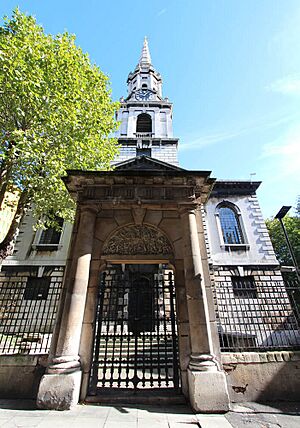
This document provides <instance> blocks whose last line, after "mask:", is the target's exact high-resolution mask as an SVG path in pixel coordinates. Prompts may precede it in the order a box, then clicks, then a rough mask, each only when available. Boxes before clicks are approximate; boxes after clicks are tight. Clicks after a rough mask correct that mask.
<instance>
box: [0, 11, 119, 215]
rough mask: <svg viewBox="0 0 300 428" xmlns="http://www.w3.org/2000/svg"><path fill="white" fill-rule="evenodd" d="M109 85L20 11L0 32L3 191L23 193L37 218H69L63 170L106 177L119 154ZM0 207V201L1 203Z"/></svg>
mask: <svg viewBox="0 0 300 428" xmlns="http://www.w3.org/2000/svg"><path fill="white" fill-rule="evenodd" d="M117 108H118V104H117V103H113V102H112V101H111V97H110V90H109V87H108V78H107V76H105V75H104V74H103V73H102V72H101V71H100V69H99V68H98V67H97V66H96V65H92V64H91V62H90V60H89V57H88V55H87V54H84V53H83V52H82V50H81V49H80V48H79V47H77V46H76V45H75V37H74V36H72V35H69V34H67V33H64V34H58V35H56V36H52V35H47V34H45V33H44V30H43V28H42V27H41V26H39V25H37V23H36V21H35V19H34V18H33V17H32V16H26V15H25V14H23V13H21V12H20V11H19V10H18V9H16V10H15V11H14V12H13V15H12V18H11V19H9V18H4V25H3V26H2V27H0V170H1V181H2V184H3V183H4V182H6V183H7V184H8V189H9V188H16V187H17V188H18V189H19V190H20V192H24V191H26V195H27V196H26V197H27V201H29V202H30V203H32V205H33V207H34V215H35V217H36V218H37V219H40V218H42V216H43V215H46V217H47V218H48V219H49V222H50V223H51V220H53V218H54V216H55V215H58V216H61V217H64V218H66V219H69V220H70V219H71V218H72V215H73V210H74V202H73V201H72V200H71V199H70V197H69V195H68V193H67V191H66V189H65V187H64V185H63V182H62V181H61V176H64V175H66V170H67V169H83V170H87V169H92V170H103V169H109V168H110V161H111V160H112V159H113V158H114V157H115V155H116V153H117V150H118V148H117V143H116V140H115V139H112V138H109V135H110V134H111V133H112V132H113V131H115V129H116V122H115V118H114V117H115V110H116V109H117ZM0 202H1V201H0Z"/></svg>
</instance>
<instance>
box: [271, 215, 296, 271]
mask: <svg viewBox="0 0 300 428" xmlns="http://www.w3.org/2000/svg"><path fill="white" fill-rule="evenodd" d="M283 223H284V226H285V228H286V230H287V234H288V236H289V240H290V242H291V245H292V248H293V250H294V253H295V257H296V260H297V264H298V266H300V217H290V216H285V217H284V219H283ZM266 225H267V228H268V230H269V234H270V238H271V241H272V244H273V247H274V251H275V254H276V256H277V258H278V261H279V262H280V264H282V265H285V266H291V265H292V259H291V256H290V253H289V250H288V247H287V243H286V240H285V237H284V234H283V230H282V227H281V224H280V222H279V221H278V220H277V219H276V218H274V219H267V220H266Z"/></svg>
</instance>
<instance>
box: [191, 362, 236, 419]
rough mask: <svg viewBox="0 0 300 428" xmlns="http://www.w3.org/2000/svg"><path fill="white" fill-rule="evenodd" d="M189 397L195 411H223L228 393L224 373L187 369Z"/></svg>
mask: <svg viewBox="0 0 300 428" xmlns="http://www.w3.org/2000/svg"><path fill="white" fill-rule="evenodd" d="M188 383H189V399H190V403H191V406H192V408H193V409H194V410H195V411H196V412H204V413H225V412H227V411H228V410H229V395H228V390H227V383H226V376H225V373H223V372H220V371H217V370H215V371H194V370H191V369H188Z"/></svg>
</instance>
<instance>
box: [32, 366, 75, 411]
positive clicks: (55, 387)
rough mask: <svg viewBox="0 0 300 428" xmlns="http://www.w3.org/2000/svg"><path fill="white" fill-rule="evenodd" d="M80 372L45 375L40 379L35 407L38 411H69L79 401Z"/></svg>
mask: <svg viewBox="0 0 300 428" xmlns="http://www.w3.org/2000/svg"><path fill="white" fill-rule="evenodd" d="M80 383H81V371H79V370H78V371H76V372H73V373H67V374H45V375H44V376H43V377H42V380H41V383H40V387H39V394H38V398H37V406H38V407H39V408H40V409H50V410H70V409H71V408H72V407H74V406H76V404H77V403H78V401H79V391H80Z"/></svg>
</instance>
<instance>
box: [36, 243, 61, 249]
mask: <svg viewBox="0 0 300 428" xmlns="http://www.w3.org/2000/svg"><path fill="white" fill-rule="evenodd" d="M61 248H62V245H60V244H33V245H32V249H33V250H36V251H58V250H60V249H61Z"/></svg>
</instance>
